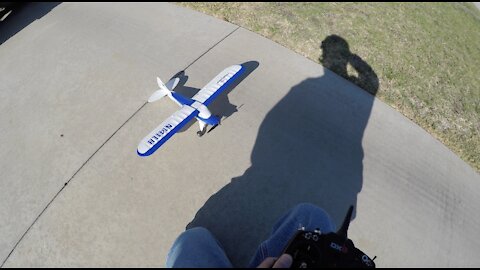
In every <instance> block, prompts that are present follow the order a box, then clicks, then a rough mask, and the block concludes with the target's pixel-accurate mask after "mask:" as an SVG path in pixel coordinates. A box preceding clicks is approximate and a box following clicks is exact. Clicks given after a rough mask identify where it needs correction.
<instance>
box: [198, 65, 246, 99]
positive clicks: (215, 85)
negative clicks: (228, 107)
mask: <svg viewBox="0 0 480 270" xmlns="http://www.w3.org/2000/svg"><path fill="white" fill-rule="evenodd" d="M243 71H244V67H242V66H241V65H233V66H230V67H228V68H226V69H224V70H223V71H222V72H220V74H218V75H217V76H216V77H215V78H213V79H212V80H211V81H210V82H209V83H208V84H207V85H206V86H205V87H203V88H202V89H201V90H200V91H198V93H197V94H196V95H195V96H193V98H192V99H193V100H196V101H198V102H201V103H203V104H205V105H206V106H208V105H209V104H210V103H211V102H212V101H213V100H214V99H215V98H216V97H217V96H218V95H219V94H220V93H222V92H223V91H224V90H225V89H226V88H227V87H228V86H229V85H230V84H231V83H232V82H233V81H234V80H235V78H237V77H238V76H239V75H240V74H241V73H243Z"/></svg>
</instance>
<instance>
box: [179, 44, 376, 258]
mask: <svg viewBox="0 0 480 270" xmlns="http://www.w3.org/2000/svg"><path fill="white" fill-rule="evenodd" d="M330 41H331V39H329V40H327V42H326V43H325V47H324V48H325V49H324V51H323V53H324V56H323V57H324V58H326V60H327V61H332V64H334V65H337V66H342V65H343V66H346V65H347V64H348V63H350V62H351V61H352V57H354V56H353V55H352V53H351V52H350V50H349V49H348V44H347V43H346V41H344V40H343V39H341V38H340V39H338V38H335V41H334V42H333V44H337V45H332V43H331V42H330ZM331 49H334V50H331ZM358 58H359V57H358ZM342 61H343V63H342ZM358 61H359V60H358ZM358 61H357V62H356V63H358ZM362 65H366V66H368V65H367V64H366V63H364V62H363V63H362ZM345 69H346V67H345ZM363 70H368V69H365V68H363V69H359V71H358V72H362V71H363ZM283 72H285V73H288V72H291V71H290V70H285V71H283ZM372 74H373V75H374V74H375V73H374V72H373V73H372ZM373 75H372V76H373ZM281 76H282V75H279V77H278V78H277V79H279V80H281ZM364 76H365V75H362V74H359V75H358V78H363V77H364ZM262 90H263V91H266V89H261V88H260V89H255V90H252V91H262ZM359 91H360V92H359ZM373 101H374V97H373V96H372V95H369V94H365V93H363V91H362V90H361V89H359V88H358V87H355V86H353V85H352V84H349V83H345V81H344V80H343V79H341V78H339V77H338V76H337V75H335V74H334V73H332V72H329V71H327V70H325V72H324V74H323V75H322V76H320V77H316V78H306V79H303V80H301V81H300V82H299V83H298V84H296V85H294V86H292V87H291V89H290V90H289V91H288V93H287V94H286V95H285V96H284V97H283V98H281V99H280V100H279V101H278V102H277V103H276V105H275V106H273V107H272V108H271V109H270V111H269V112H268V113H267V114H266V116H265V118H264V119H263V121H262V123H261V125H260V128H259V130H258V134H257V138H256V141H255V145H254V147H253V150H252V154H251V166H250V167H249V168H248V169H246V171H245V172H244V173H243V175H241V176H238V177H234V178H233V179H232V181H231V183H229V184H228V185H226V186H225V187H223V188H222V189H221V190H220V191H218V192H217V193H216V194H214V195H213V196H211V197H210V198H209V199H208V201H207V202H206V203H205V205H204V206H203V207H202V208H201V209H200V210H199V211H198V212H197V214H196V216H195V218H194V219H193V220H192V222H191V223H190V224H188V226H187V228H192V227H196V226H202V227H205V228H207V229H209V230H210V231H212V233H213V234H214V235H215V236H216V237H217V238H218V239H219V241H220V242H221V244H222V245H223V246H224V248H225V250H226V252H227V255H228V256H229V258H230V259H231V260H232V263H233V264H234V265H238V266H245V265H246V264H247V263H248V261H249V259H250V258H251V256H252V255H253V253H254V252H255V250H256V248H257V247H258V245H259V244H260V243H261V241H263V240H265V239H266V238H268V234H269V231H270V229H271V228H272V226H273V224H274V223H275V221H276V220H277V219H278V218H279V217H280V216H281V215H282V214H284V213H285V212H286V211H288V210H289V209H291V208H292V207H294V206H295V205H297V204H299V203H303V202H308V203H313V204H315V205H318V206H320V207H322V208H323V209H325V210H326V211H327V212H328V213H329V214H330V215H331V217H332V218H333V220H334V222H335V223H336V224H340V223H341V222H342V221H343V218H344V216H345V213H346V212H347V210H348V208H349V206H350V205H354V206H356V202H357V195H358V193H359V192H360V191H361V188H362V184H363V156H364V155H363V148H362V137H363V133H364V130H365V127H366V125H367V122H368V118H369V116H370V112H371V107H372V104H373ZM252 102H256V101H252ZM259 102H260V101H259ZM252 106H253V105H252ZM258 106H261V104H260V103H259V104H258ZM232 155H234V153H232ZM355 209H356V207H355ZM355 216H356V211H355V212H354V215H353V218H355Z"/></svg>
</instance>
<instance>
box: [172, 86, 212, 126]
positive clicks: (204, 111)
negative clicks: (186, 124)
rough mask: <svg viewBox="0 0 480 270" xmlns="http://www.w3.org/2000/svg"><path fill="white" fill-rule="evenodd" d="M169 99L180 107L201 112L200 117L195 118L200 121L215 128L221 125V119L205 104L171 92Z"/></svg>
mask: <svg viewBox="0 0 480 270" xmlns="http://www.w3.org/2000/svg"><path fill="white" fill-rule="evenodd" d="M168 97H169V98H170V99H171V100H173V101H174V102H175V103H177V105H178V106H180V107H183V106H189V107H192V108H194V109H195V110H197V111H199V113H198V115H197V116H196V117H195V118H197V120H198V121H202V122H204V123H205V124H208V125H211V126H215V125H218V124H219V123H220V119H219V118H218V117H216V116H215V115H212V113H211V112H210V110H209V109H208V108H207V106H205V105H204V104H202V103H200V102H198V101H196V100H193V99H191V98H187V97H184V96H182V95H180V94H179V93H177V92H175V91H172V92H170V94H168Z"/></svg>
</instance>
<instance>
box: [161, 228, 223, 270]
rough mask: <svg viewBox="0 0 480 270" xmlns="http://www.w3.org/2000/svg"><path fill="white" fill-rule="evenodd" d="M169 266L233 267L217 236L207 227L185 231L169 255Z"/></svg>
mask: <svg viewBox="0 0 480 270" xmlns="http://www.w3.org/2000/svg"><path fill="white" fill-rule="evenodd" d="M166 267H168V268H186V267H189V268H231V267H232V264H231V262H230V260H229V259H228V258H227V255H226V254H225V251H224V250H223V249H222V248H221V247H220V244H219V243H218V242H217V240H216V239H215V237H214V236H213V235H212V234H211V233H210V231H208V230H207V229H205V228H202V227H196V228H192V229H189V230H187V231H185V232H183V233H182V234H181V235H180V236H179V237H178V238H177V240H175V242H174V243H173V246H172V248H171V249H170V251H169V253H168V256H167V263H166Z"/></svg>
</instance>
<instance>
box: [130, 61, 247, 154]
mask: <svg viewBox="0 0 480 270" xmlns="http://www.w3.org/2000/svg"><path fill="white" fill-rule="evenodd" d="M244 70H245V68H244V67H243V66H242V65H234V66H231V67H228V68H226V69H225V70H223V71H222V72H220V74H218V75H217V76H216V77H215V78H213V80H211V81H210V82H209V83H208V84H207V85H206V86H205V87H203V88H202V89H201V90H200V91H198V93H197V94H196V95H195V96H193V97H192V98H186V97H184V96H182V95H180V94H179V93H176V92H175V91H173V89H174V88H175V87H176V86H177V84H178V82H179V81H180V79H179V78H173V79H171V80H170V81H168V82H167V84H166V85H165V84H163V82H162V81H161V80H160V78H158V77H157V83H158V86H159V87H160V89H159V90H157V91H155V92H154V93H153V94H152V96H150V98H149V99H148V102H154V101H157V100H159V99H161V98H162V97H164V96H168V97H169V98H170V99H171V100H173V101H174V102H175V103H177V104H178V106H180V107H181V109H180V110H178V111H176V112H175V113H174V114H172V115H171V116H170V117H169V118H168V119H167V120H165V121H164V122H162V123H161V124H160V125H159V126H158V127H157V128H156V129H154V130H153V131H152V132H150V134H148V135H147V136H146V137H145V138H143V140H142V141H141V142H140V144H139V145H138V148H137V153H138V155H140V156H149V155H151V154H153V153H154V152H155V151H156V150H157V149H158V148H159V147H160V146H162V145H163V144H164V143H165V142H166V141H167V140H168V139H170V138H171V137H172V136H173V134H175V133H176V132H177V131H179V130H180V129H181V128H182V127H183V126H185V125H186V124H187V123H188V122H189V121H190V120H192V119H193V118H194V117H195V118H197V120H198V123H199V125H200V131H198V132H197V135H198V136H202V135H203V134H205V132H206V130H207V126H208V125H211V126H213V127H215V126H216V125H218V124H219V123H220V118H219V117H218V116H215V115H212V113H210V111H209V110H208V108H207V106H208V105H209V104H210V103H212V101H213V100H214V99H215V98H216V97H217V96H218V95H220V93H222V92H223V91H224V90H225V89H226V88H227V87H228V86H229V85H230V84H231V83H232V82H233V81H234V80H235V79H236V78H237V77H239V76H240V75H241V74H242V73H243V72H244Z"/></svg>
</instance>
